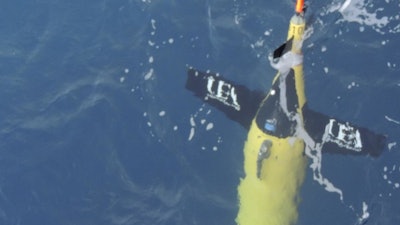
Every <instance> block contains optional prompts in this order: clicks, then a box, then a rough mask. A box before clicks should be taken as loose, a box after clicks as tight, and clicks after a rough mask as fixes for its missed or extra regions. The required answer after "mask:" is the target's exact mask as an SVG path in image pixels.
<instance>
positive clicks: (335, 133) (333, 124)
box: [327, 119, 362, 152]
mask: <svg viewBox="0 0 400 225" xmlns="http://www.w3.org/2000/svg"><path fill="white" fill-rule="evenodd" d="M327 128H328V129H327V130H328V134H329V139H328V141H331V142H334V143H336V144H338V145H339V146H342V147H344V148H347V149H350V150H353V151H356V152H360V151H361V149H362V142H361V136H360V132H359V131H358V129H356V128H354V127H352V126H350V125H349V124H343V123H338V122H337V121H336V120H334V119H330V120H329V124H327Z"/></svg>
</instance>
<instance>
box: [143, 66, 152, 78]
mask: <svg viewBox="0 0 400 225" xmlns="http://www.w3.org/2000/svg"><path fill="white" fill-rule="evenodd" d="M153 73H154V70H153V68H150V69H149V71H148V72H147V73H146V74H145V75H144V79H145V80H148V79H150V78H151V77H152V76H153Z"/></svg>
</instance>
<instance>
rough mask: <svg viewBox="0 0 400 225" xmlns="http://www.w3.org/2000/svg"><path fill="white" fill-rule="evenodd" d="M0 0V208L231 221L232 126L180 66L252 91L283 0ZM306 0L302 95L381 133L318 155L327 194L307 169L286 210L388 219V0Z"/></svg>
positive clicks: (58, 217) (395, 62) (280, 19)
mask: <svg viewBox="0 0 400 225" xmlns="http://www.w3.org/2000/svg"><path fill="white" fill-rule="evenodd" d="M0 3H1V4H0V5H1V7H0V224H4V225H36V224H37V225H54V224H58V225H80V224H82V225H91V224H93V225H101V224H104V225H114V224H118V225H130V224H135V225H136V224H140V225H146V224H148V225H188V224H192V225H197V224H203V225H213V224H215V225H221V224H224V225H228V224H235V217H236V214H237V211H238V200H237V192H236V189H237V185H238V184H239V181H240V178H241V177H243V175H244V174H243V168H242V166H243V165H242V162H243V152H242V151H243V144H244V141H245V139H246V135H247V131H246V130H244V129H243V128H242V127H241V126H240V125H238V124H236V123H234V122H233V121H230V120H229V119H228V118H226V117H225V116H224V115H223V114H222V113H221V112H219V111H217V110H216V109H214V108H212V107H210V106H207V105H205V104H204V103H203V102H202V101H201V100H199V99H197V98H196V97H195V96H193V94H192V93H190V92H189V91H187V90H186V89H185V80H186V71H187V69H188V68H189V67H195V68H198V69H200V70H203V71H212V72H215V73H219V74H221V75H223V76H224V77H225V78H227V79H229V80H233V81H235V82H237V83H240V84H243V85H246V86H247V87H248V88H250V89H258V90H261V91H268V89H269V88H270V86H271V81H272V79H273V77H274V75H275V73H276V71H274V70H273V69H272V68H271V67H270V64H269V61H268V55H269V54H270V53H271V52H272V51H273V50H274V49H275V48H276V47H277V46H279V45H280V44H281V43H283V42H284V40H285V39H286V35H287V27H288V23H289V19H290V17H291V16H292V15H293V8H294V1H292V0H283V1H282V0H271V1H264V0H243V1H239V0H96V1H95V0H85V1H82V0H68V1H61V0H31V1H25V0H0ZM306 4H307V12H306V19H307V27H308V29H307V32H306V33H307V36H306V39H305V41H304V45H303V53H304V73H305V83H306V95H307V98H308V102H309V105H310V107H311V108H313V109H314V110H316V111H319V112H322V113H325V114H328V115H331V116H335V117H337V118H340V119H342V120H346V121H351V122H353V123H355V124H358V125H360V126H363V127H368V128H369V129H371V130H373V131H375V132H377V133H381V134H384V135H386V136H387V143H386V145H385V150H384V152H383V154H382V155H381V156H380V157H379V158H371V157H367V156H364V157H360V156H358V157H357V156H349V155H333V154H331V155H330V154H324V155H323V157H322V164H321V166H322V174H323V176H324V177H325V178H326V179H328V180H329V181H330V182H331V183H332V184H333V185H334V186H335V187H336V188H338V189H340V190H341V191H342V193H343V200H341V199H340V197H339V195H338V194H337V193H331V192H329V191H326V190H325V188H324V187H323V186H321V185H320V184H319V183H318V182H316V181H315V180H314V179H313V176H312V170H311V169H307V173H308V175H307V178H306V180H305V183H304V185H303V188H302V190H301V203H300V205H299V208H298V210H299V221H298V224H299V225H321V224H324V225H338V224H340V225H361V224H363V225H397V224H400V214H399V212H400V163H399V162H400V146H399V145H400V143H399V142H400V97H399V96H400V51H399V49H400V15H399V11H400V3H399V1H398V0H385V1H383V0H379V1H378V0H333V1H326V0H322V1H315V0H311V1H308V2H306ZM282 179H284V177H283V178H282Z"/></svg>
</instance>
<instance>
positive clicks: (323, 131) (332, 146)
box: [303, 105, 386, 157]
mask: <svg viewBox="0 0 400 225" xmlns="http://www.w3.org/2000/svg"><path fill="white" fill-rule="evenodd" d="M303 118H304V128H305V130H306V131H307V133H308V134H309V135H310V136H311V138H312V139H313V140H314V141H315V142H316V143H322V144H323V148H322V151H323V152H327V153H339V154H352V155H370V156H372V157H378V156H379V155H380V154H381V153H382V151H383V149H384V145H385V142H386V137H385V136H384V135H380V134H376V133H374V132H372V131H370V130H368V129H366V128H362V127H358V126H355V125H352V124H350V123H348V122H343V121H340V120H338V119H335V118H332V117H329V116H326V115H323V114H321V113H318V112H315V111H312V110H310V109H309V108H308V107H307V105H305V106H304V107H303Z"/></svg>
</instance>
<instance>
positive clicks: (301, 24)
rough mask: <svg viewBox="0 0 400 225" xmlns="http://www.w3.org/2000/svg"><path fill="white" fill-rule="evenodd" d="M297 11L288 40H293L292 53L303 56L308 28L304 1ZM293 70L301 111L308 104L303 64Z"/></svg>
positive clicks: (299, 1) (291, 21)
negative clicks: (305, 33)
mask: <svg viewBox="0 0 400 225" xmlns="http://www.w3.org/2000/svg"><path fill="white" fill-rule="evenodd" d="M295 11H296V13H295V14H294V15H293V16H292V18H291V19H290V25H289V30H288V36H287V39H288V40H290V39H292V46H291V51H292V52H293V53H294V54H299V55H302V51H301V47H302V44H303V40H304V31H305V27H306V23H305V19H304V0H297V3H296V7H295ZM293 70H294V74H295V83H296V93H297V95H298V101H299V106H298V110H301V109H302V108H303V106H304V104H305V103H306V96H305V90H304V76H303V63H302V62H301V63H300V64H298V65H296V66H294V67H293Z"/></svg>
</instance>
